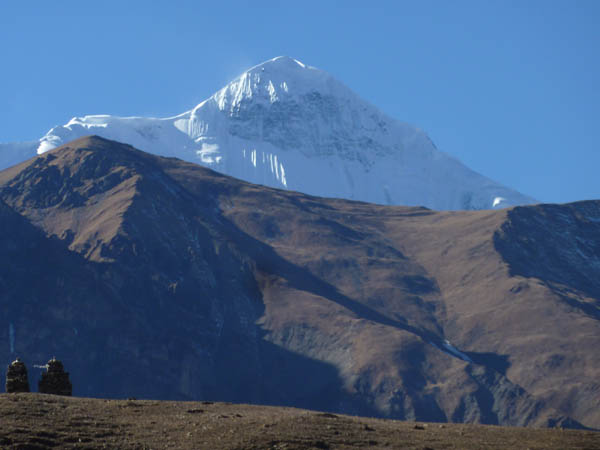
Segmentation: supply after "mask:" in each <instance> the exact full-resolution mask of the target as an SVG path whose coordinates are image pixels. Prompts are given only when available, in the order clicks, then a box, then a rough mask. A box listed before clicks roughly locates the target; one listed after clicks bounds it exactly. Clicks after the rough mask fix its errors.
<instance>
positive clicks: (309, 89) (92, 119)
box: [0, 57, 535, 210]
mask: <svg viewBox="0 0 600 450" xmlns="http://www.w3.org/2000/svg"><path fill="white" fill-rule="evenodd" d="M89 134H95V135H99V136H103V137H106V138H108V139H112V140H117V141H119V142H125V143H128V144H131V145H133V146H135V147H136V148H139V149H141V150H144V151H146V152H150V153H154V154H158V155H163V156H175V157H178V158H180V159H183V160H186V161H190V162H195V163H198V164H202V165H204V166H206V167H209V168H212V169H214V170H217V171H218V172H221V173H224V174H227V175H231V176H234V177H236V178H239V179H242V180H245V181H249V182H252V183H257V184H262V185H265V186H271V187H276V188H281V189H287V190H294V191H300V192H304V193H308V194H311V195H317V196H322V197H336V198H346V199H352V200H360V201H367V202H371V203H378V204H385V205H404V206H425V207H428V208H432V209H436V210H458V209H464V210H473V209H500V208H505V207H507V206H511V205H523V204H531V203H535V200H534V199H533V198H531V197H528V196H526V195H522V194H520V193H518V192H516V191H514V190H512V189H510V188H507V187H504V186H502V185H500V184H499V183H496V182H494V181H492V180H490V179H488V178H485V177H484V176H482V175H480V174H478V173H476V172H474V171H472V170H470V169H469V168H467V167H466V166H464V165H463V164H462V163H461V162H459V161H458V160H457V159H455V158H453V157H451V156H449V155H447V154H445V153H443V152H441V151H439V150H438V149H437V148H436V147H435V145H434V144H433V142H432V141H431V140H430V139H429V137H428V136H427V134H426V133H425V132H423V131H421V130H419V129H417V128H415V127H413V126H410V125H408V124H406V123H402V122H400V121H398V120H395V119H392V118H390V117H388V116H387V115H386V114H384V113H382V112H381V111H380V110H379V109H377V108H376V107H375V106H373V105H371V104H369V103H368V102H366V101H364V100H363V99H361V98H360V97H359V96H358V95H356V94H355V93H354V92H352V91H351V90H350V89H349V88H348V87H346V86H345V85H344V84H342V83H341V82H339V81H338V80H336V79H335V78H334V77H332V76H331V75H329V74H327V73H326V72H324V71H322V70H319V69H316V68H314V67H310V66H307V65H305V64H303V63H301V62H300V61H297V60H295V59H293V58H289V57H278V58H274V59H272V60H270V61H267V62H265V63H262V64H260V65H258V66H255V67H253V68H251V69H249V70H248V71H246V72H244V73H243V74H242V75H240V76H239V77H238V78H236V79H235V80H233V81H232V82H231V83H229V84H228V85H227V86H225V87H223V88H222V89H221V90H219V91H218V92H216V93H215V94H214V95H212V96H211V97H210V98H208V99H207V100H205V101H203V102H202V103H200V104H199V105H197V106H196V107H195V108H193V109H192V110H190V111H187V112H184V113H182V114H180V115H177V116H174V117H169V118H161V119H157V118H144V117H115V116H109V115H88V116H84V117H74V118H72V119H71V120H70V121H69V122H68V123H66V124H65V125H61V126H57V127H54V128H52V129H51V130H50V131H49V132H48V133H47V134H46V135H45V136H43V137H42V138H41V139H40V140H39V141H32V142H24V143H14V144H0V169H2V168H6V167H9V166H11V165H13V164H16V163H18V162H21V161H24V160H25V159H27V158H29V157H32V156H35V155H36V154H42V153H44V152H45V151H47V150H49V149H51V148H55V147H57V146H59V145H62V144H64V143H67V142H69V141H71V140H73V139H76V138H79V137H82V136H85V135H89Z"/></svg>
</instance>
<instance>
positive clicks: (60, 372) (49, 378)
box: [38, 358, 73, 396]
mask: <svg viewBox="0 0 600 450" xmlns="http://www.w3.org/2000/svg"><path fill="white" fill-rule="evenodd" d="M46 369H47V371H46V372H42V378H41V379H40V381H39V383H38V391H39V392H40V393H42V394H55V395H68V396H70V395H71V392H72V391H73V386H72V385H71V382H70V381H69V373H68V372H65V369H64V367H63V364H62V362H60V361H59V360H58V359H56V358H52V359H51V360H50V361H48V364H46Z"/></svg>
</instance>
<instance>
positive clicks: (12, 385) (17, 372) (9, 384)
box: [6, 358, 29, 392]
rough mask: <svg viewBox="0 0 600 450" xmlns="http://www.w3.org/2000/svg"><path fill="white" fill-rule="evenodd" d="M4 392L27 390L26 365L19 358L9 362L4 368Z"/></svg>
mask: <svg viewBox="0 0 600 450" xmlns="http://www.w3.org/2000/svg"><path fill="white" fill-rule="evenodd" d="M6 392H29V380H28V379H27V367H25V363H24V362H23V361H21V360H20V359H19V358H17V359H16V360H14V361H13V362H12V363H11V364H9V365H8V369H7V370H6Z"/></svg>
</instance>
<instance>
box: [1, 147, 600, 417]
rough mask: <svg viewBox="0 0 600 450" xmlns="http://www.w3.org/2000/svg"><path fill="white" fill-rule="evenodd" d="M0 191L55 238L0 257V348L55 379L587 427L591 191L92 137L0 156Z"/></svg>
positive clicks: (115, 388) (594, 397)
mask: <svg viewBox="0 0 600 450" xmlns="http://www.w3.org/2000/svg"><path fill="white" fill-rule="evenodd" d="M0 199H1V200H2V201H3V202H4V203H5V204H6V205H7V206H6V208H4V209H6V211H7V212H6V214H9V215H10V214H13V215H14V214H15V213H18V216H17V217H18V218H19V220H20V221H22V222H24V223H25V224H26V226H25V225H23V227H29V228H31V229H32V231H31V233H34V234H36V233H37V234H36V236H41V237H38V238H37V239H41V240H42V242H44V244H43V245H46V244H45V242H46V239H47V240H48V242H51V243H52V245H54V246H55V247H53V249H52V250H49V251H46V250H39V251H34V252H33V254H32V255H31V256H30V257H27V258H26V259H23V260H22V261H21V262H20V263H19V264H23V267H24V268H25V269H23V270H22V271H20V272H16V274H15V275H14V276H13V275H11V277H10V279H11V280H12V281H11V283H12V286H13V288H12V290H11V291H10V295H5V296H4V297H3V298H2V302H3V309H2V311H0V314H1V316H0V321H1V323H4V324H5V325H3V326H6V327H9V325H10V326H12V327H13V329H14V330H15V336H14V342H13V344H12V347H14V348H13V350H14V351H11V343H10V342H9V339H10V336H9V333H2V334H0V354H1V355H2V360H4V361H6V362H8V361H10V359H11V358H13V356H16V353H18V354H19V355H20V356H21V357H22V358H23V359H25V360H26V362H28V363H34V362H35V363H38V362H41V361H45V360H47V359H48V357H49V356H51V355H54V354H56V355H57V356H60V357H61V359H63V361H64V362H65V365H66V367H67V369H68V370H69V371H70V372H71V373H72V377H73V385H74V394H75V395H86V396H105V397H121V398H123V397H125V398H126V397H130V396H135V397H138V398H162V399H181V400H199V399H202V400H228V401H236V402H257V403H268V404H277V405H289V406H297V407H305V408H312V409H320V410H328V411H335V412H341V413H347V414H362V415H377V416H382V417H388V418H398V419H409V420H428V421H438V422H446V421H449V422H478V423H487V424H502V425H533V426H555V425H559V424H560V425H563V426H579V424H578V422H581V423H583V424H584V425H587V426H591V427H599V426H600V416H598V411H599V410H600V408H599V407H598V406H599V404H600V395H599V393H600V384H599V382H598V379H599V377H598V375H599V373H600V354H599V353H598V352H597V351H595V349H596V348H598V345H600V328H599V324H598V320H599V318H600V313H599V311H600V305H599V298H600V295H599V290H598V288H597V286H598V285H597V280H598V279H599V277H598V275H599V274H600V272H599V270H600V263H599V258H600V256H599V255H600V251H598V249H599V246H600V244H599V242H600V238H599V236H600V230H598V227H600V206H599V204H598V202H587V203H578V204H572V205H562V206H559V205H554V206H543V205H542V206H536V207H523V208H514V209H511V210H503V211H478V212H435V211H430V210H427V209H423V208H408V207H386V206H378V205H371V204H366V203H359V202H351V201H345V200H337V199H322V198H316V197H310V196H307V195H304V194H300V193H296V192H286V191H279V190H275V189H270V188H266V187H263V186H257V185H251V184H248V183H244V182H241V181H238V180H235V179H232V178H229V177H226V176H223V175H219V174H217V173H215V172H212V171H210V170H207V169H204V168H202V167H199V166H196V165H194V164H191V163H185V162H182V161H180V160H177V159H173V158H160V157H156V156H152V155H148V154H145V153H143V152H140V151H137V150H135V149H133V148H132V147H130V146H127V145H123V144H119V143H115V142H111V141H107V140H105V139H101V138H97V137H89V138H83V139H80V140H77V141H74V142H72V143H70V144H67V145H66V146H63V147H61V148H58V149H56V150H53V151H51V152H49V153H46V154H44V155H42V156H40V157H38V158H35V159H33V160H30V161H28V162H26V163H23V164H21V165H20V166H17V167H15V168H11V169H8V170H6V171H3V172H0ZM2 211H4V210H2ZM2 211H0V212H2ZM11 223H12V222H11ZM6 227H7V230H6V231H5V233H4V235H3V236H7V235H8V236H11V235H12V234H11V233H15V236H19V234H18V233H17V228H20V227H21V225H18V224H16V222H15V224H14V225H10V226H9V225H6ZM11 227H12V228H11ZM565 230H566V231H565ZM45 236H47V238H45ZM28 241H29V240H28V238H27V237H26V236H23V237H22V238H19V239H14V240H10V239H9V240H7V241H6V242H5V243H4V244H2V242H3V241H0V244H2V245H6V246H7V248H9V247H10V248H12V249H13V250H12V251H13V253H14V254H15V255H23V254H24V253H23V252H24V249H26V248H28V245H29V243H28ZM557 244H560V251H559V250H557V249H556V247H557ZM40 245H42V244H40ZM48 245H50V244H48ZM55 254H56V256H55ZM61 255H62V256H61ZM55 261H60V263H59V264H57V263H56V262H55ZM30 268H31V270H33V271H34V273H40V274H44V276H43V277H39V276H33V275H32V274H31V273H28V272H27V270H29V269H30ZM11 270H12V269H11ZM35 271H37V272H35Z"/></svg>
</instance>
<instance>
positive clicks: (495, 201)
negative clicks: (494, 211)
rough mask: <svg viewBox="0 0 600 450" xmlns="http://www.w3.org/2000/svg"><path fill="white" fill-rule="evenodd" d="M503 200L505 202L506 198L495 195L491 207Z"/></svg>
mask: <svg viewBox="0 0 600 450" xmlns="http://www.w3.org/2000/svg"><path fill="white" fill-rule="evenodd" d="M504 202H506V199H505V198H504V197H496V198H495V199H494V201H493V203H492V208H495V207H496V206H498V205H500V204H502V203H504Z"/></svg>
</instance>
